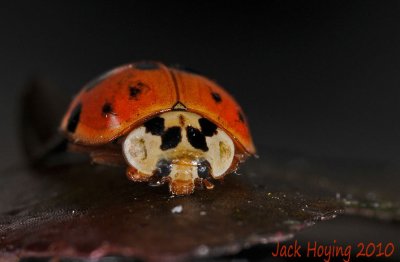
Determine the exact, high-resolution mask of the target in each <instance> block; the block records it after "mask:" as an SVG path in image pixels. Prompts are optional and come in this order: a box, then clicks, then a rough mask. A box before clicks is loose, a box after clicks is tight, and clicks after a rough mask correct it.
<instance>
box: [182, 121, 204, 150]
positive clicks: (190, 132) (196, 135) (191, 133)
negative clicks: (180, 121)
mask: <svg viewBox="0 0 400 262" xmlns="http://www.w3.org/2000/svg"><path fill="white" fill-rule="evenodd" d="M186 133H187V138H188V141H189V143H190V144H191V145H192V146H193V147H194V148H197V149H200V150H203V151H208V146H207V142H206V137H205V136H204V135H203V133H202V132H201V131H200V130H198V129H197V128H194V127H191V126H188V127H186Z"/></svg>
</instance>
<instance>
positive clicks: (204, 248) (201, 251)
mask: <svg viewBox="0 0 400 262" xmlns="http://www.w3.org/2000/svg"><path fill="white" fill-rule="evenodd" d="M209 252H210V249H209V248H208V246H206V245H201V246H199V247H198V248H197V250H196V253H197V255H199V256H207V255H208V253H209Z"/></svg>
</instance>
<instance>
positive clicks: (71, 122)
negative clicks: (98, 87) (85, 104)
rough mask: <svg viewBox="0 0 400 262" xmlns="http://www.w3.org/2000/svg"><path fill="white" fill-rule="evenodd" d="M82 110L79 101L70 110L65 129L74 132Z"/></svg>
mask: <svg viewBox="0 0 400 262" xmlns="http://www.w3.org/2000/svg"><path fill="white" fill-rule="evenodd" d="M81 112H82V104H81V103H79V104H78V105H77V106H75V108H74V109H73V110H72V112H71V115H70V116H69V119H68V124H67V130H68V132H71V133H74V132H75V130H76V128H77V126H78V124H79V118H80V117H81Z"/></svg>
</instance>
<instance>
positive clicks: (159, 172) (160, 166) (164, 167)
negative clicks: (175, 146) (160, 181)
mask: <svg viewBox="0 0 400 262" xmlns="http://www.w3.org/2000/svg"><path fill="white" fill-rule="evenodd" d="M171 164H172V162H171V161H169V160H166V159H161V160H159V161H158V162H157V169H156V170H155V171H154V175H155V176H159V177H164V176H168V175H169V174H170V173H171V169H172V165H171Z"/></svg>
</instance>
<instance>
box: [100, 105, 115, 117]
mask: <svg viewBox="0 0 400 262" xmlns="http://www.w3.org/2000/svg"><path fill="white" fill-rule="evenodd" d="M101 112H102V114H103V116H107V115H109V114H112V115H113V114H115V113H114V111H113V108H112V106H111V104H110V103H105V104H104V105H103V108H102V109H101Z"/></svg>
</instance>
